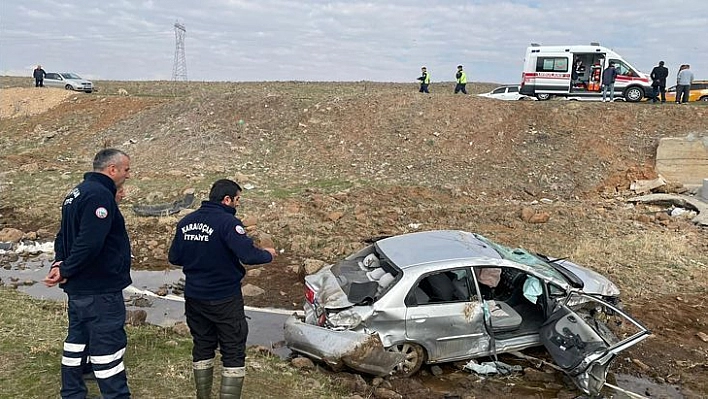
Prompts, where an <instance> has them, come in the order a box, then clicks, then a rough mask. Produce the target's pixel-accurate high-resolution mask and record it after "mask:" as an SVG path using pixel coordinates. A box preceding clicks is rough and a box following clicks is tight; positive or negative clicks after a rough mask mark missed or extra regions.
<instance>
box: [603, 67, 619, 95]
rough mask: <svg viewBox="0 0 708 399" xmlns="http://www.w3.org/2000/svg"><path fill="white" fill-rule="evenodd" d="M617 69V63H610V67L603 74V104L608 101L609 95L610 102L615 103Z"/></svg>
mask: <svg viewBox="0 0 708 399" xmlns="http://www.w3.org/2000/svg"><path fill="white" fill-rule="evenodd" d="M617 75H618V72H617V69H615V63H614V62H610V66H608V67H607V68H605V70H604V71H603V72H602V102H603V103H604V102H605V101H607V93H609V94H610V102H612V101H615V80H616V79H617Z"/></svg>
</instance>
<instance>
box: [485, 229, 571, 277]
mask: <svg viewBox="0 0 708 399" xmlns="http://www.w3.org/2000/svg"><path fill="white" fill-rule="evenodd" d="M476 237H477V238H479V239H480V240H482V241H484V242H485V243H487V244H488V245H489V246H491V247H492V248H494V250H495V251H497V252H498V253H499V255H500V256H501V257H502V258H504V259H509V260H512V261H514V262H517V263H521V264H522V265H526V266H531V267H533V268H535V269H536V270H537V271H538V272H539V273H541V274H543V275H544V276H547V277H550V278H553V279H557V280H564V277H563V274H562V273H560V272H558V270H556V268H554V267H553V266H551V265H550V264H548V263H547V262H546V261H544V260H543V259H541V258H540V257H538V256H536V255H535V254H532V253H530V252H528V251H526V250H525V249H523V248H513V249H512V248H509V247H507V246H504V245H502V244H499V243H496V242H494V241H491V240H489V239H487V238H486V237H484V236H481V235H479V234H476Z"/></svg>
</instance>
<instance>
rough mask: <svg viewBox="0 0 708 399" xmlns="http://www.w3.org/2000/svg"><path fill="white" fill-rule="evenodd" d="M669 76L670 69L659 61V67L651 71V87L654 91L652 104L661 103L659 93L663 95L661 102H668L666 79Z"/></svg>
mask: <svg viewBox="0 0 708 399" xmlns="http://www.w3.org/2000/svg"><path fill="white" fill-rule="evenodd" d="M668 76H669V68H667V67H665V66H664V61H659V65H657V66H655V67H654V69H652V70H651V82H652V83H651V87H652V88H653V89H654V98H652V102H657V101H659V93H661V102H662V103H665V102H666V78H667V77H668Z"/></svg>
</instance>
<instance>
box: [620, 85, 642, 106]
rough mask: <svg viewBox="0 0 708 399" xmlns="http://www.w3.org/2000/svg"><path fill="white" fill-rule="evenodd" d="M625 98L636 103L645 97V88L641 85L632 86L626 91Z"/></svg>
mask: <svg viewBox="0 0 708 399" xmlns="http://www.w3.org/2000/svg"><path fill="white" fill-rule="evenodd" d="M624 98H625V99H627V101H629V102H631V103H636V102H637V101H640V100H641V99H642V98H644V89H642V88H641V87H639V86H632V87H629V88H627V90H625V91H624Z"/></svg>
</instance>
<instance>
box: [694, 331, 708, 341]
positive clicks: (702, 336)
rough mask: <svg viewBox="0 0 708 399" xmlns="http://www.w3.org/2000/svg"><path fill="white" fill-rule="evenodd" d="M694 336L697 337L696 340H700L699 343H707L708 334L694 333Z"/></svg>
mask: <svg viewBox="0 0 708 399" xmlns="http://www.w3.org/2000/svg"><path fill="white" fill-rule="evenodd" d="M696 336H697V337H698V338H700V339H701V341H703V342H708V334H706V333H704V332H701V331H699V332H697V333H696Z"/></svg>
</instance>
